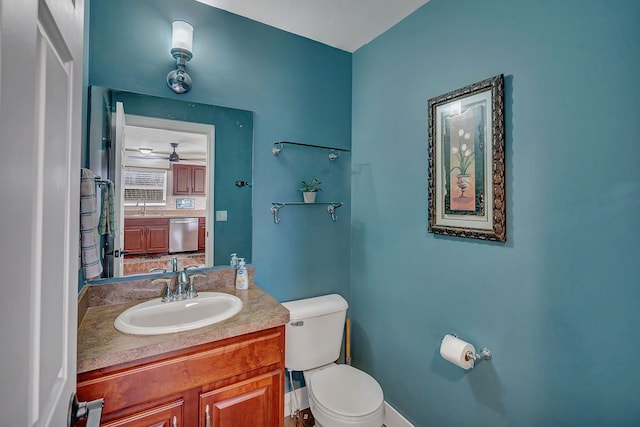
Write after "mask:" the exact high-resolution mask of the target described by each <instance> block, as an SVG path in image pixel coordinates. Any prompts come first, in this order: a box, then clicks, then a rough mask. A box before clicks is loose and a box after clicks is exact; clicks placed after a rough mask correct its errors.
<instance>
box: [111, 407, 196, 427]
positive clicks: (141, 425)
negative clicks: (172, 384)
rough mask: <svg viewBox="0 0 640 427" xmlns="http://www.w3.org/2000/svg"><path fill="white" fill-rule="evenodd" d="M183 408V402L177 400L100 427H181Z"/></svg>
mask: <svg viewBox="0 0 640 427" xmlns="http://www.w3.org/2000/svg"><path fill="white" fill-rule="evenodd" d="M183 407H184V401H183V400H178V401H176V402H172V403H169V404H167V405H162V406H158V407H156V408H151V409H148V410H146V411H142V412H139V413H137V414H133V415H129V416H127V417H124V418H120V419H118V420H115V421H111V422H109V423H106V424H102V427H182V411H183Z"/></svg>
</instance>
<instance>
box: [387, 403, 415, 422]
mask: <svg viewBox="0 0 640 427" xmlns="http://www.w3.org/2000/svg"><path fill="white" fill-rule="evenodd" d="M384 425H385V426H386V427H415V426H414V425H413V424H411V423H410V422H409V421H408V420H407V419H406V418H405V417H404V416H402V414H401V413H400V412H398V411H396V409H395V408H394V407H393V406H391V405H389V402H387V401H386V400H385V402H384Z"/></svg>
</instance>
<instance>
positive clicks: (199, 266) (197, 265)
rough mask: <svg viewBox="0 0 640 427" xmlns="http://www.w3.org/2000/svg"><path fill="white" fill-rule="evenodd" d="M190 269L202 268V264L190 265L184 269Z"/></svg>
mask: <svg viewBox="0 0 640 427" xmlns="http://www.w3.org/2000/svg"><path fill="white" fill-rule="evenodd" d="M188 268H201V265H200V264H189V265H187V266H185V267H184V269H185V270H186V269H188Z"/></svg>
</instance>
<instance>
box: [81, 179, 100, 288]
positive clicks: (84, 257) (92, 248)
mask: <svg viewBox="0 0 640 427" xmlns="http://www.w3.org/2000/svg"><path fill="white" fill-rule="evenodd" d="M96 206H97V200H96V181H95V175H94V174H93V172H91V171H90V170H89V169H82V171H81V174H80V260H81V264H82V268H83V269H84V277H85V278H86V279H93V278H95V277H99V276H100V274H102V263H101V262H100V256H99V247H100V237H99V236H98V227H97V212H96Z"/></svg>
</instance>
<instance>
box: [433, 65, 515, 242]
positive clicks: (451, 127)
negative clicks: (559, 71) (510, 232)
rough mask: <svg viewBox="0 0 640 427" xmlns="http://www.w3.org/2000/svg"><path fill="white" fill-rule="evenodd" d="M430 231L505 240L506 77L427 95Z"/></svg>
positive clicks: (501, 76) (499, 240)
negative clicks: (433, 96) (440, 93)
mask: <svg viewBox="0 0 640 427" xmlns="http://www.w3.org/2000/svg"><path fill="white" fill-rule="evenodd" d="M428 107H429V227H428V231H429V232H430V233H437V234H445V235H449V236H458V237H469V238H473V239H483V240H494V241H498V242H505V241H506V238H507V236H506V212H505V188H504V184H505V164H504V77H503V75H502V74H500V75H498V76H495V77H491V78H489V79H486V80H483V81H481V82H478V83H474V84H472V85H469V86H466V87H463V88H461V89H458V90H455V91H453V92H449V93H445V94H444V95H440V96H438V97H435V98H432V99H430V100H429V104H428Z"/></svg>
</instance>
